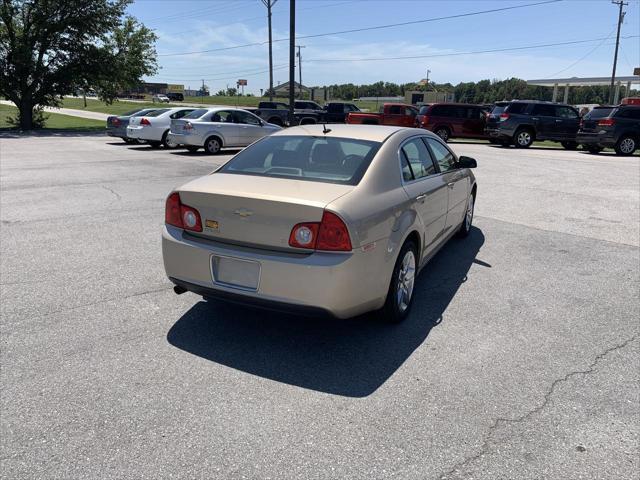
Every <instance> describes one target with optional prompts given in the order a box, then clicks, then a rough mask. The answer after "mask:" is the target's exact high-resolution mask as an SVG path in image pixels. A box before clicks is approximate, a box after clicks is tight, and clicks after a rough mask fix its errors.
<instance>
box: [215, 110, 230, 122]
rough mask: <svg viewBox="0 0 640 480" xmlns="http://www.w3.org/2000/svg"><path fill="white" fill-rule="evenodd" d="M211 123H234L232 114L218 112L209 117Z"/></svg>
mask: <svg viewBox="0 0 640 480" xmlns="http://www.w3.org/2000/svg"><path fill="white" fill-rule="evenodd" d="M211 121H212V122H217V123H234V121H233V112H230V111H227V110H220V111H218V112H215V113H214V114H213V115H211Z"/></svg>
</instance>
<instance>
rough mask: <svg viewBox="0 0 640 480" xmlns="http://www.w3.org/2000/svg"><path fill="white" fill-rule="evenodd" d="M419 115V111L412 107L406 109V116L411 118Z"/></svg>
mask: <svg viewBox="0 0 640 480" xmlns="http://www.w3.org/2000/svg"><path fill="white" fill-rule="evenodd" d="M416 113H417V110H416V109H414V108H411V107H407V108H405V109H404V114H405V115H409V116H415V115H416Z"/></svg>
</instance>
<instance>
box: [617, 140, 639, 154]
mask: <svg viewBox="0 0 640 480" xmlns="http://www.w3.org/2000/svg"><path fill="white" fill-rule="evenodd" d="M635 149H636V142H634V141H633V138H630V137H627V138H625V139H624V140H622V141H621V142H620V151H621V152H622V153H631V152H633V151H634V150H635Z"/></svg>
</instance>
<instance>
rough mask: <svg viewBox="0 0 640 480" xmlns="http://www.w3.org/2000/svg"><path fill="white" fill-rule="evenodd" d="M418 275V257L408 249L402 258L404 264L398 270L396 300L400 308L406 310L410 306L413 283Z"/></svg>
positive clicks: (401, 310) (402, 310)
mask: <svg viewBox="0 0 640 480" xmlns="http://www.w3.org/2000/svg"><path fill="white" fill-rule="evenodd" d="M415 276H416V257H415V255H414V254H413V251H412V250H408V251H407V253H405V255H404V258H403V259H402V265H401V266H400V270H399V271H398V283H397V286H396V301H397V304H398V310H400V312H404V311H405V310H406V309H407V308H409V304H410V303H411V296H412V295H413V285H414V281H415Z"/></svg>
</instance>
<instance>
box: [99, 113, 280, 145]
mask: <svg viewBox="0 0 640 480" xmlns="http://www.w3.org/2000/svg"><path fill="white" fill-rule="evenodd" d="M280 129H281V127H279V126H278V125H272V124H270V123H267V122H265V121H264V120H262V119H261V118H259V117H257V116H256V115H254V114H253V113H251V112H248V111H246V110H242V109H239V108H231V107H229V108H226V107H216V108H196V107H174V108H155V109H153V108H145V109H140V110H134V111H132V112H128V113H126V114H124V115H121V116H112V117H109V118H108V119H107V135H110V136H112V137H119V138H122V139H123V140H124V141H125V142H127V143H147V144H149V145H150V146H151V147H153V148H158V147H160V146H161V145H163V146H164V147H165V148H178V147H180V146H183V147H185V148H187V149H188V150H189V151H194V152H195V151H197V150H198V149H200V148H204V149H205V151H206V152H207V153H210V154H216V153H218V152H219V151H220V150H221V149H222V148H227V147H246V146H247V145H249V144H251V143H253V142H255V141H256V140H259V139H260V138H262V137H264V136H266V135H271V134H272V133H274V132H276V131H278V130H280Z"/></svg>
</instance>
